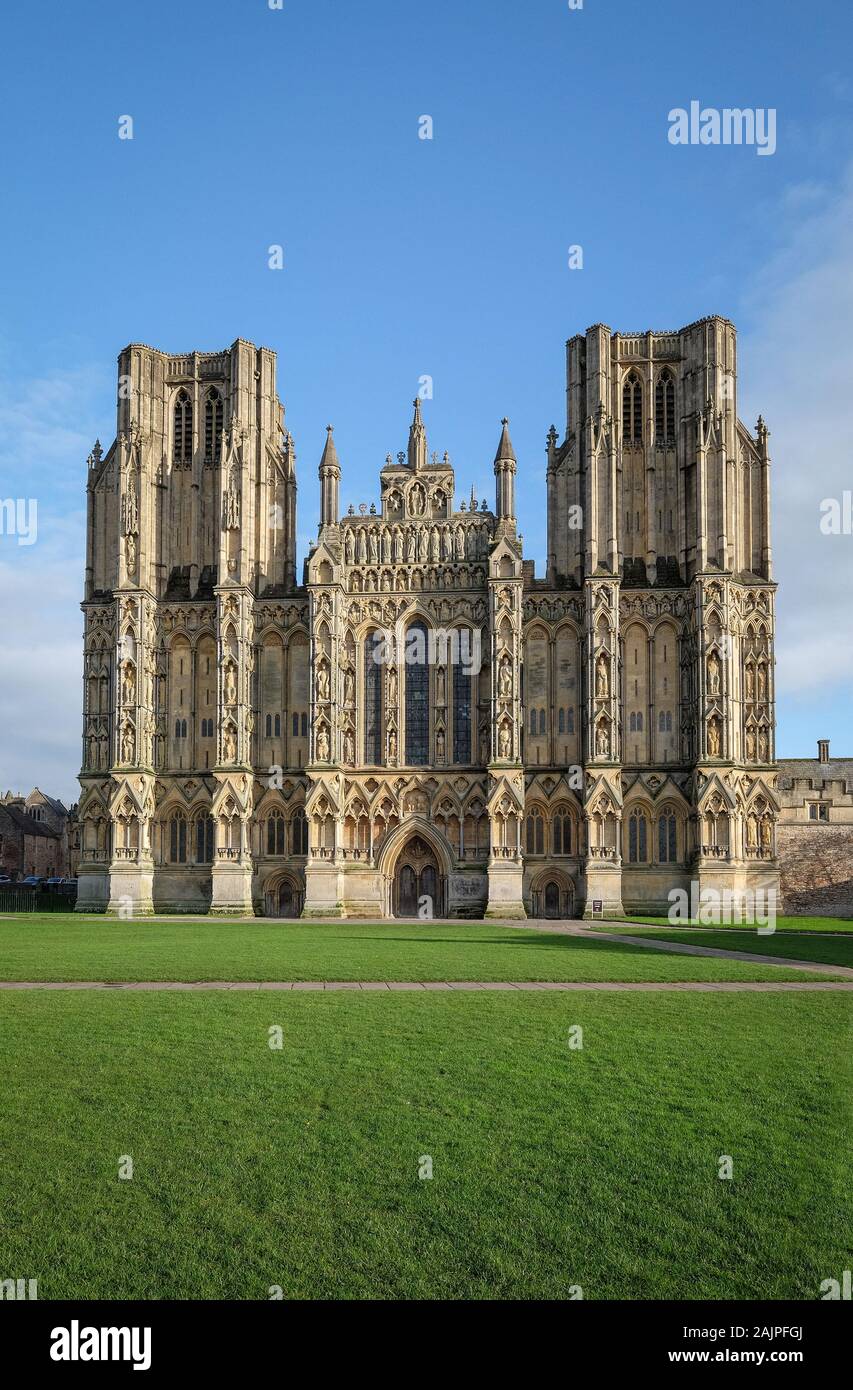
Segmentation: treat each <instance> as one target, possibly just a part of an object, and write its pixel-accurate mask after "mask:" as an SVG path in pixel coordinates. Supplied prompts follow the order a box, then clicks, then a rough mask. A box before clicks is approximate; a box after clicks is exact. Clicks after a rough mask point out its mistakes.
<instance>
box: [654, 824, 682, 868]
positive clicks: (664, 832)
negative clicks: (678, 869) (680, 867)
mask: <svg viewBox="0 0 853 1390" xmlns="http://www.w3.org/2000/svg"><path fill="white" fill-rule="evenodd" d="M677 851H678V839H677V828H676V821H675V816H674V815H673V813H672V811H664V812H663V814H662V815H660V816H659V817H658V860H659V862H660V863H661V864H674V863H675V862H676V860H677V858H678V852H677Z"/></svg>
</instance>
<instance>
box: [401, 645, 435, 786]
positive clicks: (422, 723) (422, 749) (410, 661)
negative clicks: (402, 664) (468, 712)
mask: <svg viewBox="0 0 853 1390" xmlns="http://www.w3.org/2000/svg"><path fill="white" fill-rule="evenodd" d="M428 646H429V644H428V641H427V630H426V627H425V625H424V624H423V623H421V622H416V623H412V625H411V627H410V628H409V630H408V632H407V633H406V762H407V763H408V764H409V766H410V767H423V766H424V764H425V763H427V762H429V665H428V662H427V652H428Z"/></svg>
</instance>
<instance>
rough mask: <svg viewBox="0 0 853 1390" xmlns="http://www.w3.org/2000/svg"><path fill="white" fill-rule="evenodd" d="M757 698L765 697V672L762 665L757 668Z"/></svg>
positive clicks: (762, 698) (763, 698)
mask: <svg viewBox="0 0 853 1390" xmlns="http://www.w3.org/2000/svg"><path fill="white" fill-rule="evenodd" d="M758 698H759V700H766V699H767V672H766V670H765V669H764V667H763V666H759V668H758Z"/></svg>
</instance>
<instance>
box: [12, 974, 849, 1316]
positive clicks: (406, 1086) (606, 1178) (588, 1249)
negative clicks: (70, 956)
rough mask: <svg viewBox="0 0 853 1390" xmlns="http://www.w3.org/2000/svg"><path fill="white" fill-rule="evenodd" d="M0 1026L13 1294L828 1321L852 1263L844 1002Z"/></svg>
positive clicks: (266, 998)
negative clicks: (613, 1301)
mask: <svg viewBox="0 0 853 1390" xmlns="http://www.w3.org/2000/svg"><path fill="white" fill-rule="evenodd" d="M0 1018H2V1029H3V1044H4V1066H3V1069H2V1073H0V1175H1V1176H0V1268H2V1271H3V1274H4V1276H8V1277H12V1276H15V1277H24V1276H26V1277H28V1278H38V1280H39V1297H40V1298H45V1299H48V1298H57V1297H58V1298H73V1299H78V1298H84V1299H86V1298H108V1299H116V1298H155V1299H165V1298H224V1299H263V1298H267V1297H269V1293H270V1289H271V1288H273V1287H274V1286H276V1285H278V1286H280V1287H281V1288H282V1290H283V1292H284V1296H285V1297H288V1298H289V1297H294V1298H308V1297H315V1298H406V1299H410V1298H426V1299H434V1298H523V1299H527V1298H563V1297H567V1296H568V1295H569V1292H570V1289H571V1288H572V1286H575V1285H580V1286H581V1288H582V1289H583V1294H584V1297H585V1298H587V1299H598V1298H619V1299H637V1298H656V1299H670V1298H687V1299H694V1298H713V1299H735V1298H746V1299H780V1298H805V1299H813V1298H818V1297H819V1296H820V1295H819V1285H820V1282H821V1280H823V1279H825V1278H828V1277H839V1278H840V1274H841V1271H842V1270H843V1269H845V1268H847V1267H848V1264H849V1257H848V1254H847V1250H848V1246H849V1234H850V1222H851V1209H850V1207H851V1194H850V1186H849V1181H848V1177H847V1169H846V1164H847V1162H848V1161H849V1144H850V1120H851V1114H850V1105H849V1087H850V1080H851V1078H850V1058H851V1047H850V1042H851V1037H850V1021H851V1002H850V1000H849V998H848V997H847V996H846V995H832V994H820V995H814V994H809V995H804V994H798V995H790V994H789V995H758V994H753V995H697V994H692V995H655V996H650V995H642V996H637V995H612V994H603V993H589V994H583V995H572V996H566V995H536V994H533V995H524V996H520V995H505V994H491V995H489V994H486V995H483V994H468V995H458V994H452V995H415V996H412V995H395V994H381V995H375V994H368V995H365V994H361V993H360V994H357V995H352V994H337V995H335V994H325V995H310V996H306V995H293V994H285V995H274V996H271V995H269V994H265V995H246V994H241V995H239V996H236V995H229V994H198V995H169V994H165V993H162V994H127V993H123V994H120V995H111V994H107V995H104V994H67V993H59V994H51V995H45V994H35V993H18V994H8V993H7V994H5V995H2V996H0ZM276 1025H277V1026H280V1027H281V1029H282V1030H283V1048H282V1049H281V1050H280V1051H274V1050H271V1049H270V1047H269V1045H268V1043H269V1029H270V1027H271V1026H276ZM577 1025H580V1026H581V1027H582V1029H583V1047H582V1048H581V1049H572V1048H570V1047H569V1045H568V1044H569V1036H570V1029H571V1028H573V1027H575V1026H577ZM123 1155H130V1156H132V1159H133V1164H134V1172H133V1178H132V1180H130V1181H122V1180H120V1179H119V1177H118V1172H119V1162H120V1159H121V1157H122V1156H123ZM427 1155H428V1156H430V1157H431V1159H432V1162H433V1177H432V1179H431V1180H420V1179H419V1177H418V1170H419V1165H420V1164H421V1163H422V1159H423V1157H424V1156H427ZM722 1155H730V1156H731V1158H732V1159H733V1162H734V1177H733V1179H732V1180H730V1181H728V1180H720V1178H719V1177H718V1161H719V1159H720V1157H721V1156H722Z"/></svg>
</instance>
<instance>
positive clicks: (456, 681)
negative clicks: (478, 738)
mask: <svg viewBox="0 0 853 1390" xmlns="http://www.w3.org/2000/svg"><path fill="white" fill-rule="evenodd" d="M461 645H462V644H461V642H460V646H461ZM468 650H470V642H469V644H468ZM453 761H454V762H455V763H470V761H471V675H470V673H469V671H468V668H467V666H466V665H465V663H464V662H463V661H461V660H459V659H457V660H456V662H455V663H454V666H453Z"/></svg>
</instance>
